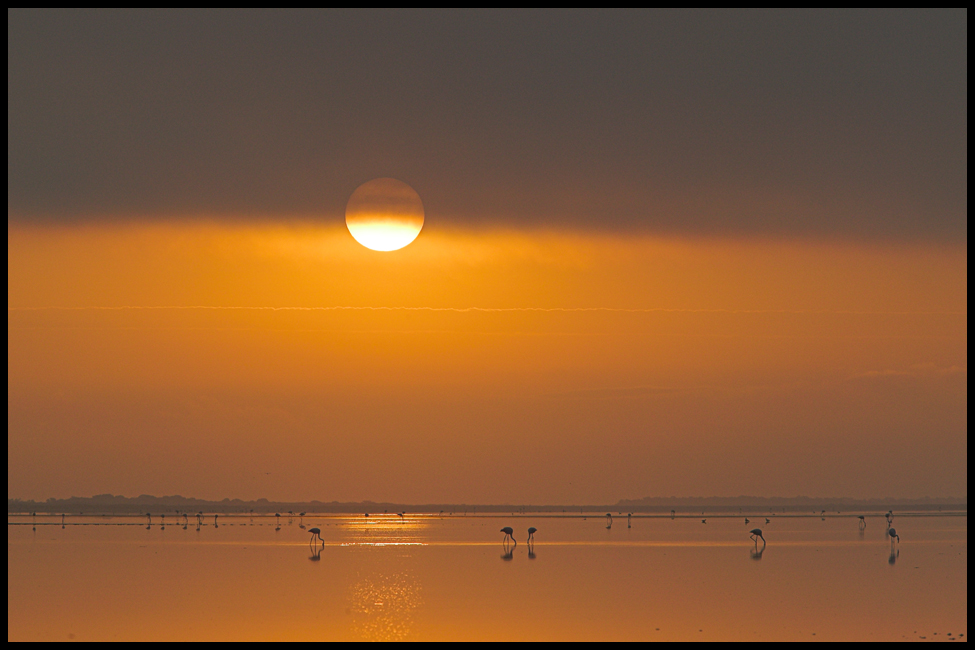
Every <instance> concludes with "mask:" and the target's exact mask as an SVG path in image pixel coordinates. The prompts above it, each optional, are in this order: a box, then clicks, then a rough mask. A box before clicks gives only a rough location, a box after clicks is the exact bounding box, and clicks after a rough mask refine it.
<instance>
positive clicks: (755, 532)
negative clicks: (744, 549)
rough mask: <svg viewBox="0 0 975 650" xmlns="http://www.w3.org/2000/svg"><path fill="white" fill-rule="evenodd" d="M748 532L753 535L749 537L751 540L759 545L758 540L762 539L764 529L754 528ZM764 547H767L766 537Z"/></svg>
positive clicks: (763, 539)
mask: <svg viewBox="0 0 975 650" xmlns="http://www.w3.org/2000/svg"><path fill="white" fill-rule="evenodd" d="M748 532H750V533H751V535H749V536H748V537H749V539H753V540H755V543H756V544H758V538H759V537H762V529H761V528H752V529H751V530H750V531H748ZM762 546H765V538H764V537H762Z"/></svg>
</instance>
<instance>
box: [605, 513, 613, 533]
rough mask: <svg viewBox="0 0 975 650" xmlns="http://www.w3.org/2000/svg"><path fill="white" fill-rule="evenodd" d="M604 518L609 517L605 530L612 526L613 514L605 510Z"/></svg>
mask: <svg viewBox="0 0 975 650" xmlns="http://www.w3.org/2000/svg"><path fill="white" fill-rule="evenodd" d="M606 518H607V519H609V523H608V524H607V525H606V530H609V529H610V528H612V527H613V515H612V514H610V513H608V512H607V513H606Z"/></svg>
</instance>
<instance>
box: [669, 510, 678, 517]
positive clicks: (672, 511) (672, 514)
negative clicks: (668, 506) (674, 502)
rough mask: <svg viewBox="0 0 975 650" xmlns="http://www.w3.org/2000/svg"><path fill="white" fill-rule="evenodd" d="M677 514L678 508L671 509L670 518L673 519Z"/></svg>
mask: <svg viewBox="0 0 975 650" xmlns="http://www.w3.org/2000/svg"><path fill="white" fill-rule="evenodd" d="M676 514H677V511H676V510H671V511H670V518H671V519H673V518H674V516H675V515H676Z"/></svg>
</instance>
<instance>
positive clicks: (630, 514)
mask: <svg viewBox="0 0 975 650" xmlns="http://www.w3.org/2000/svg"><path fill="white" fill-rule="evenodd" d="M632 517H633V513H632V512H628V513H626V527H627V528H632V527H633V526H632V525H631V524H630V519H631V518H632Z"/></svg>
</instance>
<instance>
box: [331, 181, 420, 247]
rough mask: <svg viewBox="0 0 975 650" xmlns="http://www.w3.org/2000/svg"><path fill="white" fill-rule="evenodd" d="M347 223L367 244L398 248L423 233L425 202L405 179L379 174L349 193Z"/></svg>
mask: <svg viewBox="0 0 975 650" xmlns="http://www.w3.org/2000/svg"><path fill="white" fill-rule="evenodd" d="M345 225H346V226H348V228H349V232H350V233H352V236H353V237H355V240H356V241H357V242H359V243H360V244H362V245H363V246H365V247H366V248H371V249H372V250H374V251H395V250H399V249H400V248H403V247H404V246H406V245H408V244H410V243H411V242H412V241H413V240H414V239H416V237H417V235H419V234H420V230H421V229H422V228H423V202H422V201H420V195H419V194H417V193H416V191H415V190H414V189H413V188H412V187H410V186H409V185H407V184H406V183H404V182H402V181H398V180H396V179H395V178H376V179H373V180H371V181H369V182H368V183H363V184H362V185H360V186H359V187H358V188H357V189H356V191H355V192H353V193H352V196H350V197H349V204H348V205H347V206H346V208H345Z"/></svg>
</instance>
